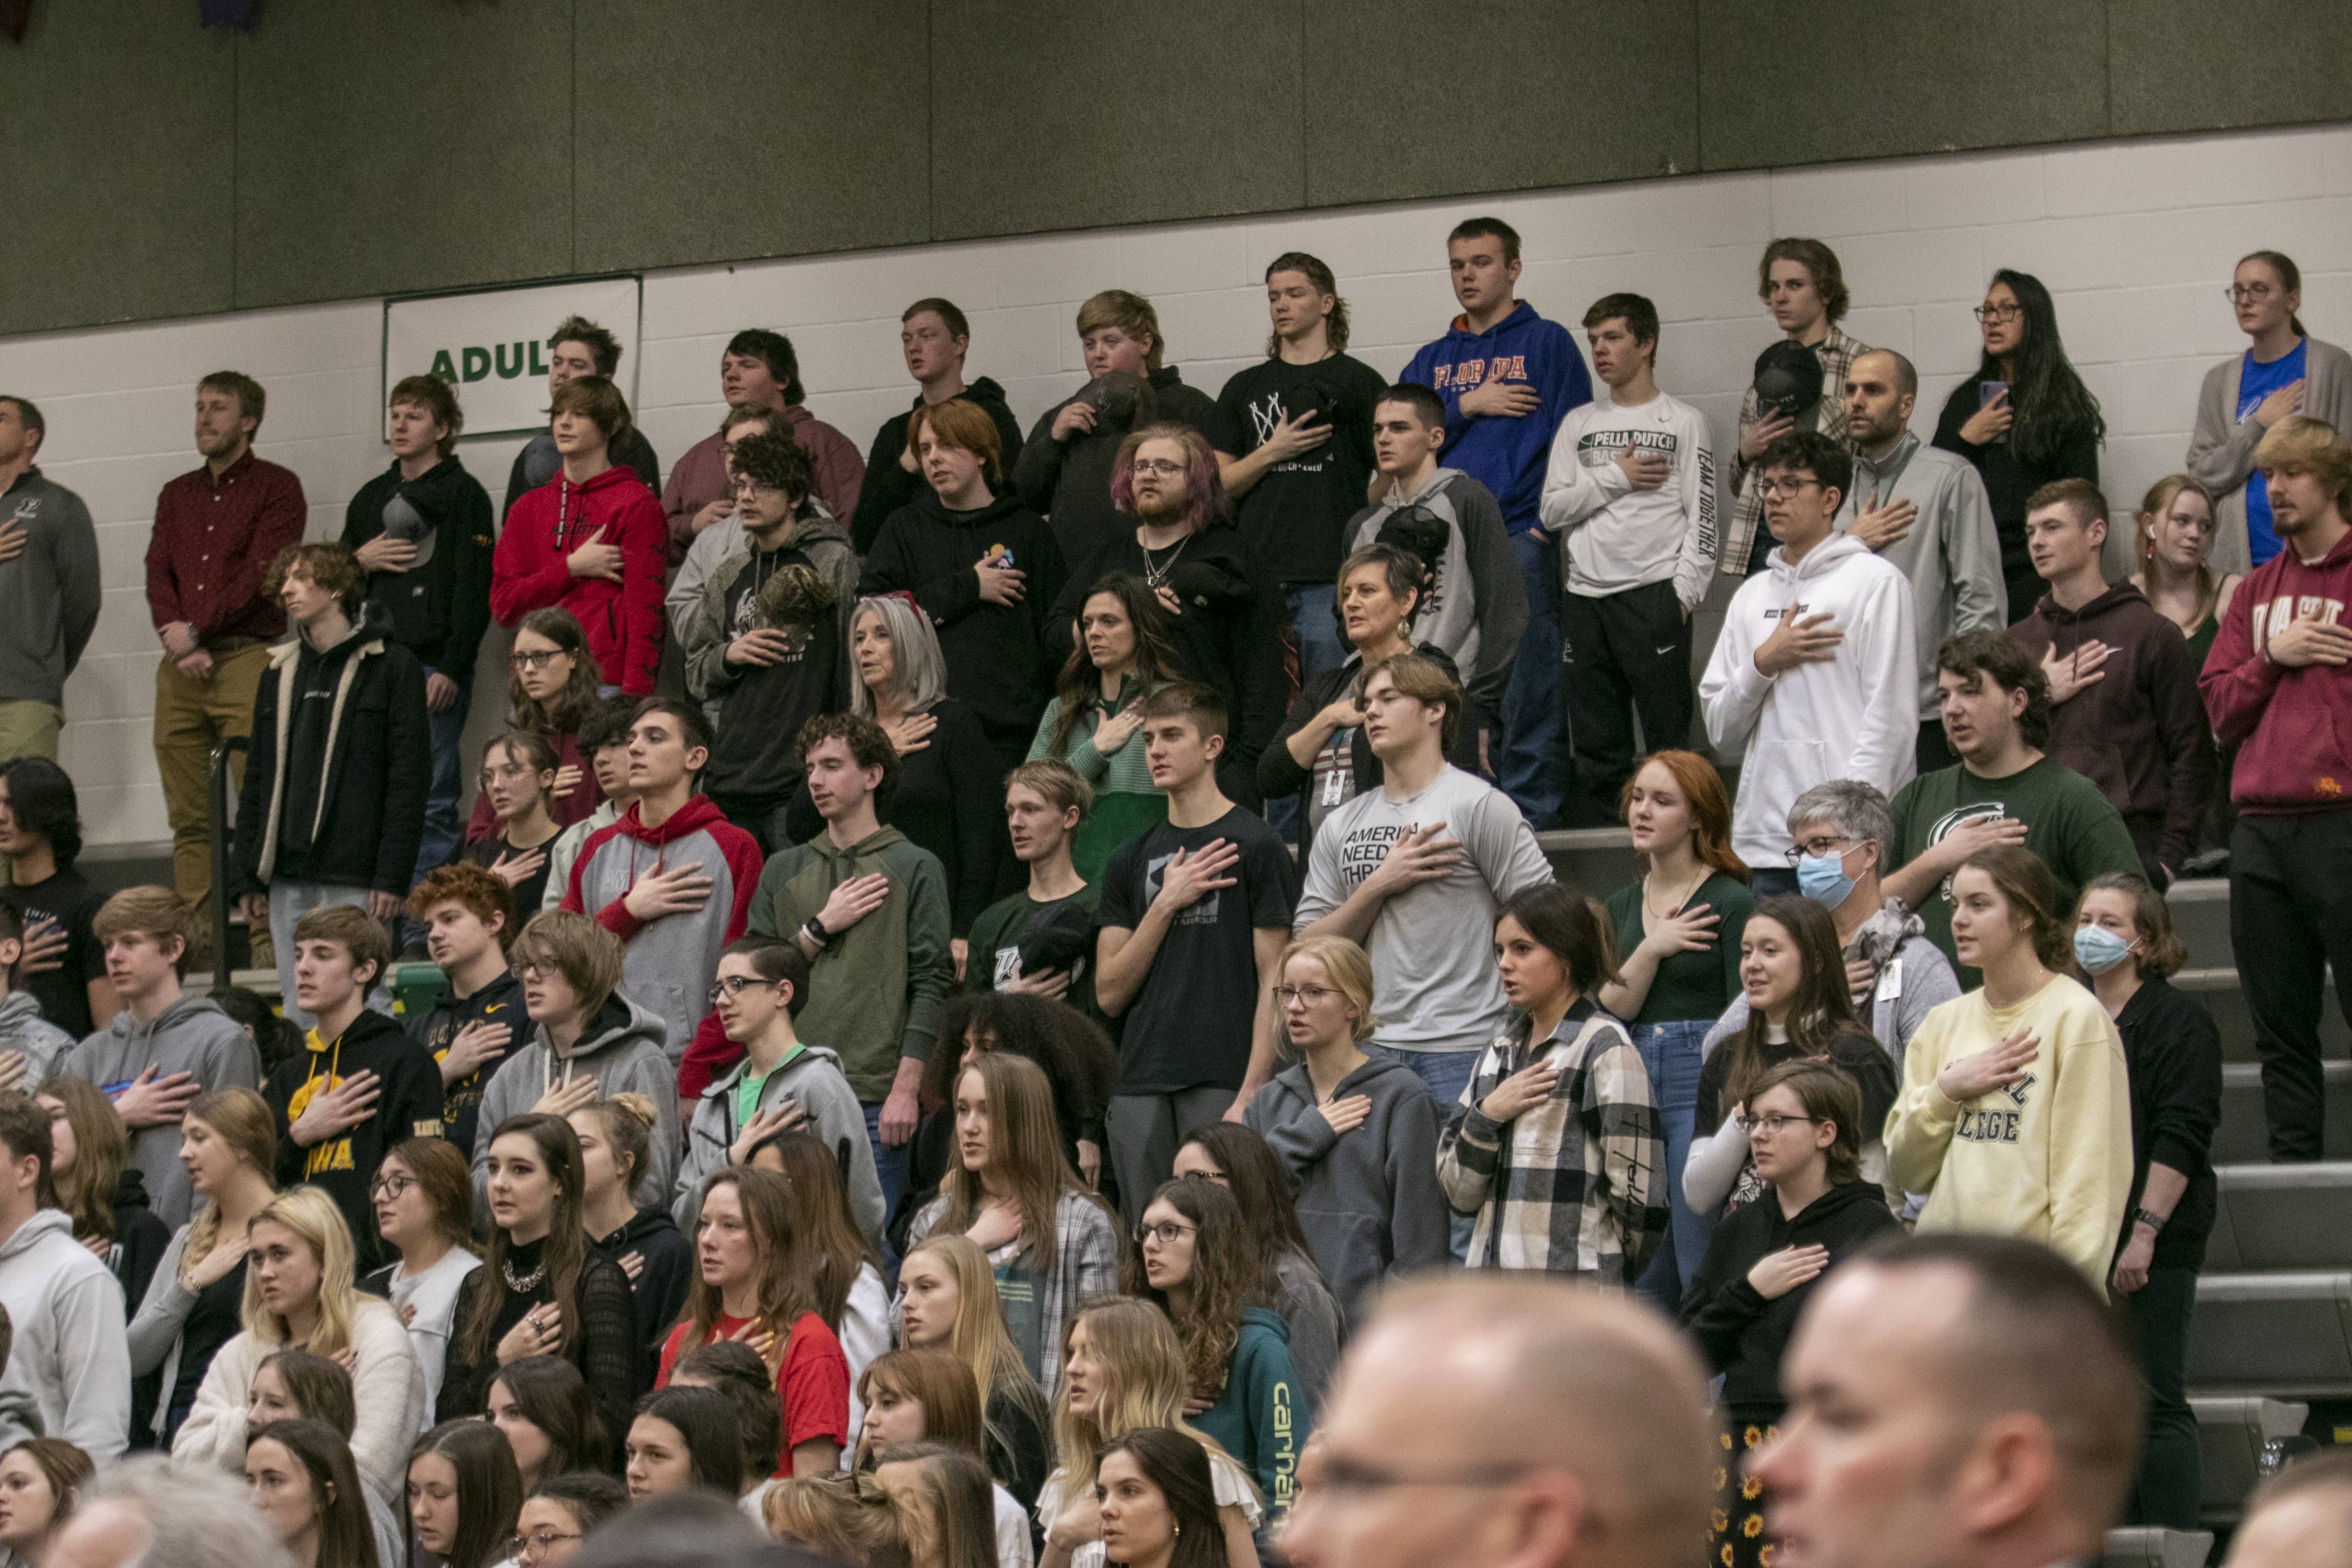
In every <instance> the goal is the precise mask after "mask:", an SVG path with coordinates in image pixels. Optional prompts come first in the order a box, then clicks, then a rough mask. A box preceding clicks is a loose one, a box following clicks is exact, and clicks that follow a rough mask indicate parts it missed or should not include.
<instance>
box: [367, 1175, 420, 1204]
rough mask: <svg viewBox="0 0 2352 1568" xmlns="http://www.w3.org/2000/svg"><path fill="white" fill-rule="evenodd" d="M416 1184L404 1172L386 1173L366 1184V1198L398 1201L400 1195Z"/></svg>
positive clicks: (414, 1180)
mask: <svg viewBox="0 0 2352 1568" xmlns="http://www.w3.org/2000/svg"><path fill="white" fill-rule="evenodd" d="M415 1184H416V1178H415V1177H414V1176H412V1175H410V1174H409V1173H407V1172H405V1171H387V1172H384V1173H382V1174H380V1175H378V1176H377V1177H376V1179H375V1180H374V1181H373V1182H370V1183H369V1184H368V1196H370V1197H372V1198H390V1199H392V1200H393V1201H394V1203H397V1202H399V1201H400V1194H403V1193H404V1192H406V1191H407V1190H408V1189H409V1188H411V1187H413V1186H415Z"/></svg>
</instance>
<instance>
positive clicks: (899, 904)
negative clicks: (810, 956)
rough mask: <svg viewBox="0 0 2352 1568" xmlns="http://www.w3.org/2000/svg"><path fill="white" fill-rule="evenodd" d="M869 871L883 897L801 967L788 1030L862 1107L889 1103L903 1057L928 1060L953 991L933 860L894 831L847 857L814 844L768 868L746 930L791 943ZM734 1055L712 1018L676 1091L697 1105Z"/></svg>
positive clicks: (785, 853)
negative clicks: (815, 1047) (821, 1056)
mask: <svg viewBox="0 0 2352 1568" xmlns="http://www.w3.org/2000/svg"><path fill="white" fill-rule="evenodd" d="M877 871H878V872H880V873H881V874H882V875H883V876H884V877H885V878H887V879H888V881H889V884H890V891H889V893H888V894H887V896H886V897H885V898H884V899H883V900H882V903H881V905H880V907H879V908H877V909H876V910H873V912H871V913H870V914H867V915H866V917H865V918H863V919H862V920H860V921H858V922H857V923H856V925H853V926H851V927H850V928H849V929H848V930H847V931H844V932H842V933H841V935H840V936H839V937H838V938H836V939H835V941H834V942H830V943H828V944H827V945H826V947H825V950H824V952H820V953H818V954H817V955H816V958H815V960H814V962H813V963H810V965H809V998H808V1002H807V1005H804V1006H803V1007H802V1009H801V1011H800V1015H799V1016H797V1017H795V1018H794V1019H793V1032H794V1033H795V1034H800V1035H805V1036H807V1037H809V1038H810V1039H813V1040H822V1041H824V1043H825V1046H826V1047H827V1048H828V1049H830V1050H832V1051H833V1052H835V1054H836V1055H838V1056H839V1057H840V1058H841V1070H842V1073H843V1075H844V1076H845V1077H846V1078H847V1079H849V1087H850V1088H851V1089H853V1090H855V1091H856V1095H857V1098H858V1100H859V1102H860V1103H861V1104H865V1105H879V1104H880V1103H881V1102H882V1101H883V1100H885V1099H886V1098H887V1096H888V1095H889V1093H890V1084H891V1080H892V1079H894V1078H895V1077H896V1076H897V1074H898V1063H899V1061H900V1060H901V1059H902V1058H904V1059H908V1060H911V1061H926V1060H928V1059H929V1057H930V1054H931V1037H932V1036H933V1035H934V1034H936V1033H937V1032H938V1029H939V1015H940V1003H941V1002H942V1001H943V1000H944V999H945V998H946V996H947V994H948V992H949V990H950V987H951V986H952V985H953V984H954V982H955V961H954V959H953V958H952V957H951V956H950V952H949V950H948V942H949V935H948V932H949V927H950V916H949V910H948V874H947V869H946V868H944V867H942V866H941V865H940V859H939V857H938V856H936V855H934V854H932V853H931V852H930V851H929V850H928V849H924V848H920V847H918V846H917V845H916V844H915V842H914V841H913V840H912V839H910V838H908V837H907V836H906V835H905V834H903V833H901V832H899V831H898V829H897V828H895V827H881V828H877V829H876V830H875V831H874V832H872V833H870V834H868V835H866V837H863V838H861V839H859V840H858V841H857V842H856V843H855V844H853V845H851V846H849V847H847V848H843V847H839V846H838V845H836V844H835V843H834V841H833V836H832V835H831V834H828V833H820V834H818V835H817V836H816V837H814V838H812V839H810V840H809V841H808V842H807V843H805V844H795V845H793V847H791V848H789V849H782V850H779V851H777V852H776V854H775V855H773V856H772V857H771V858H769V861H768V864H767V867H766V868H765V869H764V870H762V871H761V873H760V883H759V887H758V889H756V890H755V891H754V893H753V895H752V899H751V919H750V921H749V924H748V926H747V928H746V929H748V930H749V931H751V934H752V935H753V936H772V937H786V938H789V937H791V936H792V935H793V934H794V933H795V932H797V931H799V930H800V929H801V927H803V926H804V925H806V924H807V923H808V920H809V917H810V916H811V915H814V914H815V913H816V912H817V911H818V910H822V909H824V901H825V900H826V899H827V898H829V897H831V896H832V893H833V890H834V889H835V888H837V887H839V886H840V885H841V884H842V883H844V882H845V881H847V880H848V879H850V878H852V877H863V876H866V874H868V873H869V872H877ZM742 1054H743V1047H740V1046H738V1045H734V1044H732V1043H730V1041H729V1040H728V1039H727V1037H725V1036H724V1035H723V1034H721V1033H720V1032H719V1022H718V1015H717V1014H713V1015H711V1016H709V1018H706V1019H704V1020H703V1025H702V1028H701V1030H700V1032H699V1033H698V1034H697V1036H696V1037H695V1041H694V1044H693V1046H692V1047H691V1048H689V1049H688V1052H687V1056H686V1060H685V1062H684V1063H683V1064H682V1065H681V1066H680V1068H679V1069H678V1075H677V1092H678V1093H679V1094H680V1095H681V1096H688V1095H690V1096H696V1097H699V1096H700V1095H701V1093H702V1091H703V1090H705V1089H709V1087H710V1080H711V1079H712V1077H713V1076H715V1075H716V1074H718V1073H721V1072H724V1071H725V1070H726V1069H727V1068H730V1067H731V1066H733V1065H734V1064H735V1063H736V1062H737V1061H738V1060H740V1058H741V1057H742Z"/></svg>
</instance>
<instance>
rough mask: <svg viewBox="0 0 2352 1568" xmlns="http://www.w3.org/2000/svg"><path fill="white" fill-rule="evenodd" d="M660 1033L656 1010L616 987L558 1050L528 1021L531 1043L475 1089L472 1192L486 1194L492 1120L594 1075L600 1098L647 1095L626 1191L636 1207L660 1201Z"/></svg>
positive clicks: (669, 1101) (671, 1096)
mask: <svg viewBox="0 0 2352 1568" xmlns="http://www.w3.org/2000/svg"><path fill="white" fill-rule="evenodd" d="M664 1034H665V1030H664V1027H663V1025H662V1021H661V1020H660V1019H659V1018H657V1017H656V1016H654V1015H653V1014H651V1013H648V1012H646V1010H645V1009H644V1008H643V1007H640V1006H638V1005H636V1004H635V1002H632V1001H631V1000H629V998H628V997H626V996H625V995H623V994H620V993H619V992H617V991H616V992H614V994H612V995H610V996H607V997H606V998H604V1005H603V1006H601V1007H599V1008H597V1009H596V1011H595V1013H594V1014H593V1016H591V1017H590V1018H589V1020H588V1023H587V1026H585V1027H584V1028H583V1029H582V1030H581V1031H580V1037H579V1039H577V1040H575V1041H574V1042H572V1049H571V1050H570V1051H568V1052H558V1051H557V1050H556V1049H555V1048H554V1047H552V1046H551V1045H550V1044H549V1043H548V1038H547V1026H546V1025H544V1024H534V1025H532V1026H531V1031H530V1043H529V1044H528V1045H526V1046H524V1047H523V1048H522V1049H520V1050H519V1051H517V1052H516V1053H515V1054H514V1055H512V1056H510V1057H509V1058H507V1060H506V1065H505V1066H504V1067H502V1068H499V1070H498V1071H497V1072H496V1073H493V1074H492V1075H491V1076H490V1081H489V1086H488V1088H486V1089H483V1090H482V1114H481V1120H480V1121H479V1122H478V1131H477V1132H476V1133H475V1135H474V1197H475V1200H476V1201H477V1202H484V1201H487V1195H488V1183H489V1172H490V1139H491V1137H492V1136H493V1135H494V1134H495V1133H496V1132H497V1131H498V1129H499V1122H501V1121H505V1120H506V1119H507V1118H508V1117H509V1116H520V1115H521V1114H523V1112H525V1111H527V1110H530V1108H531V1107H532V1106H534V1105H536V1104H538V1103H539V1097H540V1096H541V1095H542V1094H545V1093H546V1092H547V1091H548V1090H549V1089H560V1088H562V1086H563V1085H565V1084H567V1083H570V1082H571V1081H572V1079H575V1078H593V1079H595V1080H596V1092H597V1094H598V1096H599V1097H601V1098H603V1099H605V1100H610V1099H611V1098H612V1097H613V1096H614V1095H616V1094H621V1093H624V1092H627V1093H635V1094H642V1095H644V1096H645V1097H646V1099H647V1100H652V1101H653V1102H654V1126H653V1132H652V1137H651V1140H650V1142H651V1145H652V1146H651V1147H650V1148H649V1149H648V1150H647V1151H646V1171H645V1174H644V1175H643V1176H642V1177H640V1178H639V1179H638V1182H637V1184H636V1186H635V1188H634V1189H633V1192H632V1196H634V1197H635V1199H636V1202H637V1205H638V1206H639V1207H641V1208H642V1207H643V1206H644V1205H646V1204H648V1203H667V1200H668V1197H669V1191H670V1183H671V1181H672V1179H673V1178H674V1176H675V1174H676V1173H677V1075H676V1074H675V1073H674V1072H673V1071H672V1070H671V1068H670V1065H669V1058H668V1056H667V1054H666V1053H665V1052H664V1051H663V1049H662V1039H663V1037H664Z"/></svg>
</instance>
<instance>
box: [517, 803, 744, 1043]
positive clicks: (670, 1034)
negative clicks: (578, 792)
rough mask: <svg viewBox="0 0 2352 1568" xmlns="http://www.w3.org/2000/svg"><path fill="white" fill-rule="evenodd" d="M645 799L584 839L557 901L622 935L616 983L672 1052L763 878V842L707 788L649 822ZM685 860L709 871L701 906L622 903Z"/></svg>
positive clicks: (699, 1010) (696, 1017) (690, 1030)
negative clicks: (665, 910)
mask: <svg viewBox="0 0 2352 1568" xmlns="http://www.w3.org/2000/svg"><path fill="white" fill-rule="evenodd" d="M643 809H644V805H643V803H641V802H639V803H633V804H632V805H630V806H629V809H628V810H626V811H625V812H623V813H622V814H621V816H620V819H619V820H618V821H616V822H614V824H613V826H610V827H607V828H604V829H603V830H601V831H600V832H598V833H597V834H595V835H594V836H593V837H591V838H590V839H589V840H588V842H587V844H586V845H585V846H584V847H583V848H582V849H581V851H580V858H579V859H577V860H575V861H573V862H572V886H571V889H570V890H568V891H567V892H565V894H564V895H563V908H565V909H567V910H574V911H576V912H578V913H582V914H588V915H593V916H594V917H595V920H596V923H597V924H599V925H601V926H603V927H604V929H605V930H606V931H611V932H612V933H613V934H614V936H616V937H619V938H620V939H621V942H622V943H623V947H622V952H621V989H622V990H623V991H625V992H626V993H627V994H628V996H629V998H630V1000H631V1001H633V1002H635V1003H637V1004H639V1005H642V1006H644V1007H646V1009H648V1010H649V1011H650V1012H651V1013H652V1014H653V1016H656V1017H657V1018H659V1019H660V1020H661V1021H662V1024H663V1026H664V1030H665V1035H664V1039H665V1046H664V1048H665V1049H666V1050H667V1052H668V1053H669V1058H670V1060H671V1061H673V1062H675V1061H677V1059H678V1058H680V1057H681V1056H683V1055H684V1054H685V1051H686V1044H687V1042H688V1040H690V1039H692V1038H693V1037H694V1028H695V1026H696V1025H697V1024H698V1023H700V1022H701V1021H702V1016H703V1015H704V1014H705V1013H707V1012H709V1010H710V1003H709V994H710V977H711V975H713V974H715V973H718V970H719V949H721V948H723V947H725V946H726V945H727V944H728V943H729V942H733V941H734V940H735V939H736V938H737V937H739V936H741V935H742V934H743V922H744V917H745V915H746V914H747V913H748V912H749V910H750V909H751V891H752V889H754V888H755V887H757V886H758V885H759V880H760V846H759V842H758V841H757V840H756V839H754V838H753V837H751V835H750V834H748V833H746V832H744V831H743V830H742V829H741V828H740V827H738V826H735V825H734V824H732V823H730V822H729V821H728V820H727V818H726V816H724V815H723V814H722V813H721V812H720V811H719V808H718V807H717V806H715V805H711V804H710V801H709V798H708V797H707V796H704V795H689V796H688V798H687V802H686V804H685V805H681V806H679V807H678V808H677V810H676V811H674V812H672V813H671V814H670V815H669V816H667V818H665V819H664V820H663V821H662V823H661V824H660V825H659V826H651V827H649V826H646V822H645V819H644V818H643V817H642V816H639V815H638V813H639V812H641V811H642V810H643ZM688 865H693V866H698V867H699V868H700V869H699V870H698V872H697V875H698V876H704V877H708V878H709V879H710V896H709V898H708V899H705V900H703V904H702V907H701V908H700V909H698V910H685V911H682V912H681V913H678V914H674V915H660V916H656V918H655V919H653V920H650V921H641V920H639V919H638V918H637V917H636V916H635V915H633V914H631V913H630V912H629V909H628V905H627V904H626V903H625V901H624V900H626V899H627V898H628V896H629V889H631V888H634V887H635V886H636V885H637V883H638V882H639V881H640V880H642V879H645V878H646V877H650V876H653V875H655V874H656V873H657V872H661V871H674V870H677V868H680V867H683V866H688Z"/></svg>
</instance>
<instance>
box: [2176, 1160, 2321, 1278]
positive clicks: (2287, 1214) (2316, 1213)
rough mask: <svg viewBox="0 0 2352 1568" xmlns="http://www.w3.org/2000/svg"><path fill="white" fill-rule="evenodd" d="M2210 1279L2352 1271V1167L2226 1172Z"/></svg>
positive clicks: (2209, 1247) (2209, 1252)
mask: <svg viewBox="0 0 2352 1568" xmlns="http://www.w3.org/2000/svg"><path fill="white" fill-rule="evenodd" d="M2213 1174H2214V1178H2215V1186H2216V1188H2217V1193H2216V1196H2217V1197H2218V1199H2219V1204H2218V1212H2217V1214H2216V1215H2215V1216H2214V1225H2213V1234H2212V1236H2211V1237H2210V1239H2209V1240H2208V1241H2207V1242H2206V1244H2205V1269H2206V1272H2207V1274H2208V1275H2209V1276H2210V1275H2214V1274H2232V1273H2243V1272H2246V1271H2249V1270H2279V1269H2334V1268H2346V1269H2352V1163H2328V1164H2312V1165H2267V1164H2249V1165H2223V1166H2221V1167H2220V1168H2219V1169H2217V1170H2216V1171H2215V1172H2214V1173H2213Z"/></svg>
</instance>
